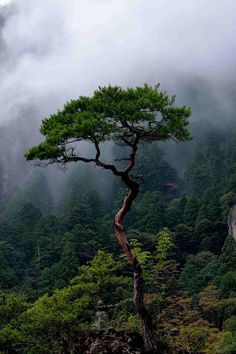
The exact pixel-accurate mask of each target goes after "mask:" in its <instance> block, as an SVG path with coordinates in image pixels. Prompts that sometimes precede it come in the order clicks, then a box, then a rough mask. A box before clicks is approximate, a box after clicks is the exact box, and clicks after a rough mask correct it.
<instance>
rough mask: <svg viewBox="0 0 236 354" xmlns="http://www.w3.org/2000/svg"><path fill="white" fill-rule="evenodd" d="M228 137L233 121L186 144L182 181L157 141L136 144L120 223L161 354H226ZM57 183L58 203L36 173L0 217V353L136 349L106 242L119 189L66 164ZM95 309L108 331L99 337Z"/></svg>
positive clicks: (235, 254) (128, 307) (126, 285)
mask: <svg viewBox="0 0 236 354" xmlns="http://www.w3.org/2000/svg"><path fill="white" fill-rule="evenodd" d="M235 141H236V132H235V129H234V127H233V126H232V128H231V129H230V131H228V132H221V133H219V132H218V133H216V132H214V131H213V132H212V133H210V132H209V133H208V135H207V139H205V140H204V142H203V143H202V144H198V145H197V144H195V143H193V142H189V143H184V144H183V145H184V146H186V144H188V149H193V151H190V156H192V157H191V159H190V161H189V162H188V163H187V168H186V171H185V174H184V177H183V178H182V179H181V178H180V177H179V176H178V173H177V172H176V170H175V169H174V168H173V167H171V166H170V164H169V163H168V162H167V161H166V160H165V159H164V157H163V153H162V152H161V150H160V149H159V147H158V146H157V144H151V145H148V146H147V145H143V146H141V147H140V151H139V154H138V162H137V165H136V173H137V174H139V175H142V177H143V183H142V185H141V193H140V196H139V197H138V199H137V201H136V202H135V204H134V207H133V209H132V211H131V212H130V214H129V216H128V218H127V221H126V228H127V231H128V235H129V238H130V239H131V240H132V241H131V243H132V245H133V247H134V250H135V252H136V253H137V255H138V257H139V259H140V262H141V264H142V265H143V268H144V276H145V280H146V285H145V287H146V288H145V293H146V297H145V299H146V300H145V301H146V303H147V304H148V306H149V309H150V311H151V313H152V314H153V316H154V318H155V321H156V329H157V331H158V333H159V337H160V338H161V340H162V342H163V349H162V352H163V353H186V354H187V353H209V354H212V353H218V352H219V353H221V352H222V353H226V354H228V353H232V354H233V353H235V350H236V325H235V323H236V322H235V318H236V297H235V294H236V243H235V241H234V240H233V238H232V236H231V235H230V234H229V235H228V227H227V218H228V214H229V212H230V209H231V208H232V207H233V206H234V205H235V204H236V174H235V166H236V150H235ZM180 149H181V146H180ZM114 158H115V156H114ZM59 186H60V198H56V199H55V198H54V197H53V195H52V193H51V188H50V183H49V182H48V181H47V174H45V170H44V169H36V170H35V171H34V173H33V174H32V175H31V176H30V177H29V179H28V180H27V181H26V182H25V184H24V185H23V186H22V187H20V188H18V189H17V190H16V191H15V193H14V194H13V195H12V196H11V197H10V198H9V199H8V200H7V202H6V204H5V206H4V209H3V211H2V218H1V221H0V286H1V295H0V296H1V303H0V313H1V318H2V322H1V326H0V350H1V351H2V352H4V353H17V352H20V353H55V352H57V353H67V352H68V353H69V352H73V353H74V352H75V353H83V352H84V353H85V352H88V353H90V352H91V353H92V352H93V351H92V350H98V349H96V348H97V347H99V344H98V345H97V347H96V345H95V344H94V343H96V341H98V343H100V345H101V343H103V345H104V349H103V350H104V351H105V352H116V350H117V353H118V352H124V353H125V352H127V353H128V352H130V353H132V352H135V351H136V352H138V351H139V352H140V351H142V342H141V341H140V337H139V329H140V323H139V319H138V317H137V316H136V315H135V311H134V308H133V303H132V289H131V284H132V282H131V278H132V273H131V271H130V268H129V265H128V264H127V263H126V261H125V259H124V258H123V256H121V254H120V249H119V248H118V246H117V244H116V241H115V239H114V235H113V216H114V213H115V211H116V210H117V209H118V207H119V206H120V203H121V201H122V195H123V194H124V193H125V190H124V189H123V186H122V185H120V184H119V183H117V181H116V180H114V179H113V178H111V177H110V176H109V174H103V173H98V174H97V171H96V174H94V168H93V167H87V166H86V167H84V166H78V167H76V166H74V167H72V168H71V169H70V170H69V171H67V172H66V173H65V175H64V178H63V179H62V180H61V181H60V183H59ZM107 186H109V188H108V189H107ZM108 190H109V192H108ZM100 300H102V301H103V303H104V304H103V305H102V310H99V307H98V305H97V303H98V301H100ZM99 311H102V312H105V315H104V316H108V317H109V326H110V327H112V328H113V329H111V332H110V333H109V334H104V333H105V332H103V330H100V331H98V330H97V324H96V321H95V319H96V316H97V315H96V314H97V313H98V312H99ZM96 331H97V332H96ZM120 331H121V332H120ZM131 333H133V334H131ZM125 335H126V336H127V337H124V336H125ZM103 336H105V337H103ZM129 336H131V337H129ZM132 336H133V337H132ZM124 338H126V339H124ZM127 338H129V340H128V339H127ZM131 338H132V339H131ZM99 341H100V342H99ZM129 341H130V342H129ZM114 343H116V344H114ZM128 343H130V344H128ZM94 346H95V349H92V348H93V347H94ZM109 350H110V351H109ZM95 352H96V351H95ZM98 353H99V351H98Z"/></svg>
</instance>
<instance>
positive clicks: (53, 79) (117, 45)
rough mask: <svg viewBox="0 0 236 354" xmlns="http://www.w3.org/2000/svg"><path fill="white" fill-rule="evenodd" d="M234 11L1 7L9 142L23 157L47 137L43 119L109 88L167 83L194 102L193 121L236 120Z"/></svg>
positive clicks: (140, 5)
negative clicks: (42, 133)
mask: <svg viewBox="0 0 236 354" xmlns="http://www.w3.org/2000/svg"><path fill="white" fill-rule="evenodd" d="M235 13H236V2H235V1H234V0H225V1H222V0H215V1H214V2H213V1H209V0H192V1H188V0H145V1H144V0H132V1H126V0H57V1H56V0H44V1H35V0H15V1H12V2H10V3H9V4H8V5H6V6H3V7H1V8H0V135H1V129H2V131H4V133H3V134H2V135H4V138H2V141H4V145H5V146H6V145H7V144H9V146H8V149H9V151H10V152H11V153H12V155H14V159H15V160H14V161H16V160H17V159H18V160H19V159H20V158H19V157H18V156H17V157H15V151H16V146H18V145H20V146H21V147H20V148H19V149H18V150H19V155H20V156H21V158H22V155H23V152H24V150H26V149H27V148H28V147H29V146H30V145H31V144H32V141H36V140H37V139H39V135H37V131H38V127H39V124H40V120H41V118H43V117H44V116H47V115H48V114H50V113H53V112H54V111H55V110H57V109H58V108H60V107H62V106H63V104H64V103H65V101H67V100H69V99H72V98H76V97H78V96H79V95H89V94H91V93H92V92H93V91H94V90H95V89H96V88H97V87H98V86H103V85H108V84H112V85H121V86H124V87H126V86H136V85H142V84H143V83H144V82H147V83H150V84H155V83H157V82H160V83H161V87H162V88H163V89H167V90H168V91H169V92H170V93H171V94H175V93H176V94H177V96H178V97H179V101H180V102H181V103H185V104H187V105H192V106H193V108H194V112H193V119H200V118H199V116H201V115H202V114H203V112H207V115H208V117H209V119H212V120H213V121H214V120H215V119H216V115H217V116H218V117H217V124H219V122H221V121H226V120H228V119H231V118H232V114H233V113H232V112H233V111H234V109H235V100H234V98H235V97H234V96H235V89H234V87H235V67H236V66H235V54H234V53H235V49H236V41H235V37H236V25H235V15H234V14H235ZM190 92H191V94H190ZM199 112H200V114H199ZM216 112H217V113H216ZM194 117H195V118H194ZM24 126H25V127H26V128H25V130H24V129H23V127H24ZM24 131H25V133H24ZM9 132H11V134H10V133H9ZM8 135H9V136H11V137H14V138H11V139H8ZM35 139H36V140H35ZM17 144H18V145H17ZM0 145H2V143H1V142H0Z"/></svg>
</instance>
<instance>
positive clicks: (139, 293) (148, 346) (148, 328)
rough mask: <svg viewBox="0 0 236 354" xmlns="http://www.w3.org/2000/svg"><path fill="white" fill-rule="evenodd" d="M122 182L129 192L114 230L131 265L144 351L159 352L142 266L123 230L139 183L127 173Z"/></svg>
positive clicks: (135, 303) (116, 219)
mask: <svg viewBox="0 0 236 354" xmlns="http://www.w3.org/2000/svg"><path fill="white" fill-rule="evenodd" d="M122 180H123V182H124V183H125V184H126V185H127V187H129V192H128V194H127V195H126V197H125V199H124V202H123V206H122V208H121V209H120V210H119V211H118V212H117V214H116V216H115V232H116V237H117V239H118V241H119V243H120V245H121V247H122V248H123V251H124V252H125V254H126V256H127V258H128V260H129V262H130V263H131V265H132V267H133V272H134V306H135V309H136V311H137V313H138V314H139V316H140V319H141V326H142V336H143V342H144V348H145V353H159V350H158V341H157V337H156V334H155V332H154V331H153V323H152V317H151V315H150V313H149V311H148V309H147V307H146V306H145V304H144V293H143V285H144V281H143V274H142V267H141V265H140V263H139V261H138V259H137V257H136V255H135V253H134V252H133V250H132V248H131V247H130V245H129V242H128V240H127V237H126V235H125V232H124V226H123V218H124V217H125V215H126V214H127V213H128V212H129V210H130V209H131V205H132V203H133V201H134V199H135V198H136V197H137V195H138V192H139V185H138V183H137V182H135V181H133V180H132V179H131V178H130V176H129V175H128V174H124V175H123V176H122Z"/></svg>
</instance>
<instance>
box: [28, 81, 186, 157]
mask: <svg viewBox="0 0 236 354" xmlns="http://www.w3.org/2000/svg"><path fill="white" fill-rule="evenodd" d="M158 88H159V86H155V87H154V88H153V87H151V86H148V85H147V84H145V85H144V86H143V87H137V88H128V89H122V88H121V87H117V86H115V87H112V86H108V87H103V88H99V89H98V90H97V91H95V92H94V94H93V96H92V97H83V96H81V97H80V98H79V99H77V100H72V101H70V102H68V103H67V104H66V105H65V106H64V109H63V110H62V111H58V112H57V113H56V114H53V115H51V116H50V117H49V118H45V119H44V120H43V123H42V126H41V129H40V131H41V133H42V134H43V135H44V136H45V138H46V139H45V141H44V142H42V143H41V144H39V145H38V146H35V147H33V148H31V149H30V150H29V152H28V153H27V154H26V158H27V159H28V160H32V159H40V160H48V159H52V161H53V162H56V161H59V160H60V159H61V160H63V159H64V157H65V154H69V156H70V157H72V156H73V150H72V151H71V149H70V148H68V146H67V144H69V143H70V142H71V141H73V140H76V141H81V140H87V141H91V142H92V143H94V141H95V140H96V141H97V142H104V141H107V140H114V141H119V140H120V139H122V137H123V133H124V130H123V129H124V128H125V127H126V124H131V125H132V126H133V127H134V129H135V130H136V131H138V132H140V138H141V140H144V141H149V142H150V141H155V140H168V139H170V138H175V139H177V140H186V139H188V138H189V132H188V130H187V129H186V127H187V125H188V120H187V119H188V117H189V116H190V109H189V108H186V107H185V106H183V107H180V108H178V107H175V106H173V103H174V100H175V98H174V97H169V96H168V95H167V93H165V92H161V91H158ZM157 112H159V113H160V114H161V115H162V117H163V119H160V120H158V119H157ZM124 122H126V123H125V124H124ZM68 149H70V151H68ZM67 156H68V155H67Z"/></svg>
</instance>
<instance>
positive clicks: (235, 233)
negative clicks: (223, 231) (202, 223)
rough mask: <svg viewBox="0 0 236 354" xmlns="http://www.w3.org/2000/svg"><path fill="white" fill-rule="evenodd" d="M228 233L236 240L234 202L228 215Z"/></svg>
mask: <svg viewBox="0 0 236 354" xmlns="http://www.w3.org/2000/svg"><path fill="white" fill-rule="evenodd" d="M228 227H229V235H232V236H233V238H234V239H235V241H236V204H235V205H234V206H233V207H232V208H231V209H230V212H229V216H228Z"/></svg>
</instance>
